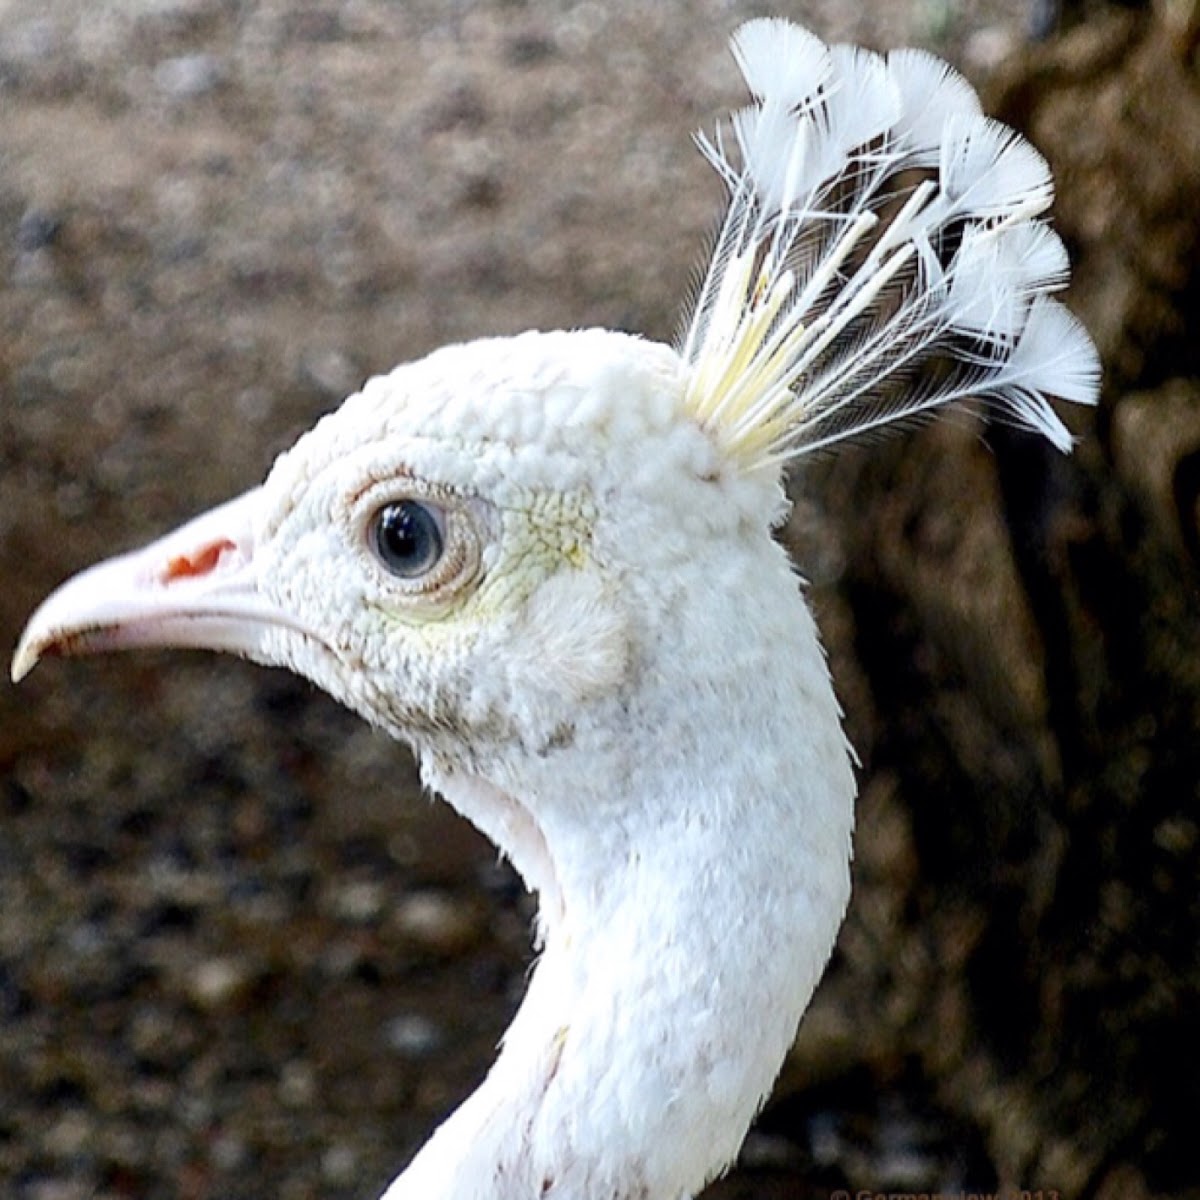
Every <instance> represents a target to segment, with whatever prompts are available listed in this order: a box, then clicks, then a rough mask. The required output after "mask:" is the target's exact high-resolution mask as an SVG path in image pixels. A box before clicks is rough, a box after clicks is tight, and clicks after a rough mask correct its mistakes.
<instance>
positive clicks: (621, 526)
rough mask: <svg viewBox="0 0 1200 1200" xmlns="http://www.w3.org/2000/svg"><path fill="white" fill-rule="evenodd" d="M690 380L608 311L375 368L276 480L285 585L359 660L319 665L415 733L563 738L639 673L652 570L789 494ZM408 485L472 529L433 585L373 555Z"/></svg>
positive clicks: (769, 509) (280, 584) (274, 652)
mask: <svg viewBox="0 0 1200 1200" xmlns="http://www.w3.org/2000/svg"><path fill="white" fill-rule="evenodd" d="M682 392H683V373H682V367H681V364H680V362H679V359H678V357H677V356H676V355H675V353H674V352H673V351H672V350H670V349H669V348H668V347H665V346H661V345H658V344H655V343H651V342H646V341H643V340H641V339H638V338H634V337H630V336H627V335H623V334H616V333H609V332H607V331H603V330H590V331H585V332H579V333H548V334H534V333H531V334H525V335H523V336H521V337H518V338H512V339H496V340H492V341H480V342H475V343H471V344H469V345H465V346H453V347H447V348H446V349H443V350H440V351H438V352H436V353H434V354H432V355H430V356H429V357H428V358H426V359H424V360H422V361H420V362H417V363H412V364H408V365H405V366H402V367H399V368H397V369H396V370H395V371H393V372H392V373H391V374H389V375H386V376H382V377H379V378H376V379H373V380H371V381H370V382H369V383H368V384H367V385H366V386H365V387H364V388H363V390H362V391H361V392H360V393H358V394H357V395H355V396H352V397H350V399H348V400H347V401H346V403H345V404H344V405H343V406H342V407H341V408H340V409H339V410H338V411H337V412H335V413H332V414H331V415H329V416H327V417H325V418H324V419H323V420H322V421H321V422H320V423H319V424H318V425H317V426H316V427H315V428H314V429H313V430H312V431H311V432H310V433H308V434H306V435H305V436H304V437H302V438H301V439H300V441H299V442H298V443H297V444H296V446H295V447H294V448H293V449H292V450H290V451H289V452H288V453H286V454H285V455H283V456H282V457H281V458H280V459H279V461H278V462H277V464H276V466H275V468H274V469H273V470H272V472H271V474H270V476H269V478H268V479H267V482H266V484H265V485H264V487H263V490H262V491H263V495H262V504H261V507H260V512H261V514H262V515H261V518H260V523H259V526H258V528H257V529H256V534H255V540H256V543H257V545H258V547H259V550H258V553H259V554H260V555H261V556H262V559H261V578H262V580H263V585H262V586H263V588H264V590H265V591H266V592H267V594H268V595H269V596H270V597H271V598H272V599H273V600H274V602H275V603H277V604H278V605H279V607H280V608H282V609H286V610H287V611H289V612H304V613H306V614H307V621H308V624H309V625H311V626H313V627H315V628H319V629H321V630H324V631H326V637H327V638H331V639H332V640H333V642H334V644H335V647H336V649H337V651H338V655H339V657H340V658H341V659H342V660H343V661H345V662H348V663H353V669H352V670H350V671H346V672H343V673H340V674H339V676H338V678H336V679H335V680H333V681H331V680H329V679H328V678H325V677H322V678H320V679H319V682H321V683H322V685H323V686H326V687H331V690H334V691H335V694H337V695H338V696H339V698H340V699H342V700H343V701H344V702H345V703H347V704H349V705H350V706H351V707H353V708H355V709H356V711H358V712H360V713H362V715H363V716H365V717H366V718H367V719H369V720H372V721H375V722H376V723H379V724H382V725H384V726H386V727H387V728H388V729H389V731H390V732H392V733H393V734H395V735H397V736H400V737H404V738H407V739H409V740H413V739H416V740H422V741H423V740H428V742H429V743H430V744H434V745H436V744H440V743H441V741H442V740H443V738H442V735H450V736H451V737H453V738H458V739H461V740H462V741H464V742H469V743H470V744H471V745H472V746H473V747H474V748H475V749H476V750H477V751H478V752H479V753H483V752H484V750H485V743H487V742H495V743H501V744H503V743H505V742H507V741H509V740H511V739H516V740H517V741H519V742H521V743H523V744H529V745H531V746H536V745H537V744H538V743H539V742H542V743H544V742H545V741H546V740H548V739H551V738H552V737H553V736H554V733H555V730H556V729H558V728H559V727H560V726H561V724H562V721H563V714H564V713H571V712H573V711H575V706H576V705H578V704H581V703H583V702H584V701H586V700H587V699H588V698H589V696H591V695H594V694H598V693H599V692H602V691H604V690H605V689H606V688H611V687H612V686H613V685H614V684H616V683H617V682H620V681H623V680H624V677H625V672H626V670H627V667H628V665H629V662H630V655H631V652H632V649H633V647H632V642H633V641H635V640H636V631H637V627H638V626H639V625H641V624H644V623H645V617H646V614H644V613H642V614H639V613H638V612H636V611H632V610H631V606H632V596H633V595H634V594H635V593H636V591H637V590H638V589H637V588H636V587H635V588H633V590H632V591H631V590H630V589H631V586H632V583H633V581H634V580H636V579H638V578H641V579H646V578H654V577H656V576H661V575H662V574H663V573H669V572H670V571H671V570H673V568H674V566H675V564H676V563H677V562H678V561H680V560H685V559H687V558H689V557H691V556H693V555H694V553H695V546H696V545H697V544H698V543H700V544H703V543H704V542H708V541H711V540H712V539H713V538H721V537H727V536H730V535H731V533H734V532H736V530H737V528H738V527H739V525H740V524H741V523H743V522H745V523H747V524H749V525H753V526H756V527H762V526H763V525H764V522H767V523H769V522H770V520H772V519H773V517H774V516H775V515H776V514H777V513H778V512H779V511H781V506H782V497H781V494H780V491H779V485H778V481H777V480H776V479H775V478H774V477H773V476H772V475H771V474H767V475H766V476H765V477H749V478H747V477H745V476H743V475H742V474H741V473H740V472H738V471H736V470H734V469H732V468H731V466H730V465H729V463H728V462H727V461H725V460H724V458H723V457H722V456H721V455H720V453H719V452H718V451H717V449H716V448H715V447H714V445H713V444H712V441H711V439H710V438H709V437H708V436H706V434H705V433H704V432H703V431H702V430H701V429H699V427H698V426H697V425H696V423H695V422H694V421H692V420H689V419H687V416H686V413H685V412H684V410H683V403H682ZM401 495H403V496H414V497H417V498H422V499H427V500H429V501H430V502H431V503H434V504H436V505H437V506H439V507H440V508H442V509H443V510H444V511H445V512H446V514H447V516H448V518H449V526H450V532H451V533H452V534H453V533H457V534H459V535H460V536H459V537H458V539H457V542H456V547H457V549H456V553H457V555H458V561H457V563H456V565H455V567H454V569H453V570H447V571H446V572H445V574H444V577H440V578H439V579H438V580H436V581H434V584H433V585H431V584H430V582H429V581H428V580H422V581H421V584H420V586H419V587H413V586H411V585H409V584H407V583H406V582H405V581H398V580H396V579H394V578H392V577H390V576H389V575H388V574H387V572H386V571H385V570H384V569H383V568H382V567H381V565H380V564H379V563H378V561H377V560H376V559H375V558H374V556H373V555H372V552H371V549H370V546H369V537H368V531H367V524H368V522H369V519H370V517H371V515H372V514H373V513H374V512H376V511H377V510H378V508H379V507H380V506H381V505H382V504H383V503H385V502H386V501H387V500H388V499H389V498H391V497H394V496H401ZM331 580H336V581H337V586H332V587H331V586H330V581H331ZM551 580H554V586H553V587H547V586H545V585H547V584H549V583H550V581H551ZM583 631H587V632H586V636H584V635H583ZM547 650H552V651H553V652H552V653H547ZM314 654H315V657H316V659H318V660H323V658H324V655H323V653H322V648H320V647H315V646H314V645H313V644H312V643H311V642H310V641H309V640H306V639H297V638H296V637H295V636H294V635H293V634H292V632H291V631H289V630H285V629H280V630H278V631H277V632H276V634H275V635H274V636H273V637H272V638H271V639H270V641H269V642H268V643H267V644H266V646H265V647H264V650H263V657H265V658H267V659H268V660H270V661H272V662H282V663H283V664H285V665H287V666H289V667H291V668H292V669H294V670H298V671H300V672H301V673H304V674H309V675H314V674H317V675H321V676H324V675H325V671H324V670H322V669H321V668H320V667H319V666H316V665H315V664H314V662H313V661H311V660H312V658H313V655H314Z"/></svg>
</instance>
